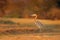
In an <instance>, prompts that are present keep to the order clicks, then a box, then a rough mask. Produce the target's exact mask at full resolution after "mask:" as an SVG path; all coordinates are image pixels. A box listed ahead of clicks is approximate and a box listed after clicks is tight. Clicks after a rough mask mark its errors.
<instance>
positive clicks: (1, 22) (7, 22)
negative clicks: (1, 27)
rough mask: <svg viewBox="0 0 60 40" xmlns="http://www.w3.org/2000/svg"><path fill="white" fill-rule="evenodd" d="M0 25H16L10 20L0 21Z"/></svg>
mask: <svg viewBox="0 0 60 40" xmlns="http://www.w3.org/2000/svg"><path fill="white" fill-rule="evenodd" d="M0 24H16V23H15V22H12V21H10V20H0Z"/></svg>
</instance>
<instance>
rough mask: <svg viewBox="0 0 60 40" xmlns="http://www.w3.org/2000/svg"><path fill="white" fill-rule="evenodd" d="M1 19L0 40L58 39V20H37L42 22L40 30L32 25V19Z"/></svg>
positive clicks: (59, 21)
mask: <svg viewBox="0 0 60 40" xmlns="http://www.w3.org/2000/svg"><path fill="white" fill-rule="evenodd" d="M0 20H1V18H0ZM2 20H4V22H3V23H2V22H1V21H0V40H60V38H59V37H60V20H55V21H52V20H39V21H40V22H42V23H43V24H44V30H42V32H40V31H39V28H38V27H37V26H36V25H34V20H33V19H16V18H14V19H12V18H10V19H9V18H8V19H6V18H5V19H2ZM5 20H9V21H8V22H7V21H5ZM1 23H2V24H1ZM11 23H12V24H13V25H12V24H11Z"/></svg>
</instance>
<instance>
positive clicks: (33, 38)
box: [0, 34, 60, 40]
mask: <svg viewBox="0 0 60 40" xmlns="http://www.w3.org/2000/svg"><path fill="white" fill-rule="evenodd" d="M0 40H60V35H53V36H48V35H41V36H39V35H32V34H29V35H28V34H25V35H24V34H23V35H8V36H6V35H5V36H0Z"/></svg>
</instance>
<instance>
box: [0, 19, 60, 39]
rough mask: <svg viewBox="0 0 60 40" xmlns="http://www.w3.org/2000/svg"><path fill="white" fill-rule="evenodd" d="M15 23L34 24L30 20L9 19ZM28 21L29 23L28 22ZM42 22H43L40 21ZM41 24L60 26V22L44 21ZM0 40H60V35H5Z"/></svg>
mask: <svg viewBox="0 0 60 40" xmlns="http://www.w3.org/2000/svg"><path fill="white" fill-rule="evenodd" d="M8 20H12V21H14V22H19V23H24V22H25V23H28V22H33V20H32V21H30V19H28V20H27V19H8ZM26 21H27V22H26ZM40 21H41V20H40ZM41 22H43V23H46V24H53V23H54V24H60V21H53V22H52V21H50V20H47V21H45V20H42V21H41ZM0 40H60V35H39V34H38V35H34V34H22V35H3V36H0Z"/></svg>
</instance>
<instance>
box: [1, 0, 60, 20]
mask: <svg viewBox="0 0 60 40" xmlns="http://www.w3.org/2000/svg"><path fill="white" fill-rule="evenodd" d="M31 14H37V15H38V19H51V20H59V19H60V0H0V17H6V18H31V16H30V15H31Z"/></svg>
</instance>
